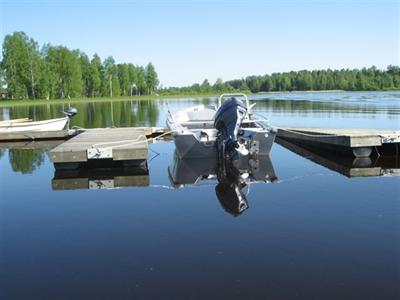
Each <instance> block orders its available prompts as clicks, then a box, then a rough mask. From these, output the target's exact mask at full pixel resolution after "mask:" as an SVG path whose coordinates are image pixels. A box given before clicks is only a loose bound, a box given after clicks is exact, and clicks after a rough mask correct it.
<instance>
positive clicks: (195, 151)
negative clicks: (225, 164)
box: [173, 130, 276, 158]
mask: <svg viewBox="0 0 400 300" xmlns="http://www.w3.org/2000/svg"><path fill="white" fill-rule="evenodd" d="M173 137H174V142H175V148H176V153H177V155H178V156H179V157H180V158H204V157H208V158H215V157H218V150H217V142H216V140H212V141H200V140H199V139H198V138H197V137H196V135H195V134H194V133H193V132H191V131H187V132H185V133H180V134H175V135H174V136H173ZM275 137H276V131H275V130H259V131H256V132H253V137H252V138H251V142H250V143H249V144H248V145H247V146H246V148H247V150H249V152H250V155H253V156H254V155H263V156H265V155H268V154H269V153H270V151H271V148H272V145H273V143H274V141H275Z"/></svg>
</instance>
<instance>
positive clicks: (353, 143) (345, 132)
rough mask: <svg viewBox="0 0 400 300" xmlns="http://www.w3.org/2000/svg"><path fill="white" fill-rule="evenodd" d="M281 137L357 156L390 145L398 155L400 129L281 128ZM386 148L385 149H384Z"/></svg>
mask: <svg viewBox="0 0 400 300" xmlns="http://www.w3.org/2000/svg"><path fill="white" fill-rule="evenodd" d="M277 136H278V137H279V138H282V139H285V140H288V141H291V142H295V143H299V144H307V145H312V146H313V147H316V148H325V149H328V150H329V151H332V152H341V153H352V154H353V155H354V156H356V157H367V156H370V155H371V153H372V150H374V149H375V150H376V151H379V150H378V149H380V148H382V147H384V146H388V147H387V148H389V147H391V148H393V150H392V152H393V151H394V152H395V153H396V155H398V145H399V143H400V131H394V130H374V129H358V128H357V129H349V128H279V129H278V134H277ZM382 150H385V149H382Z"/></svg>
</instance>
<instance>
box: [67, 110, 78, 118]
mask: <svg viewBox="0 0 400 300" xmlns="http://www.w3.org/2000/svg"><path fill="white" fill-rule="evenodd" d="M77 113H78V110H77V109H76V108H75V107H69V108H68V110H67V111H66V112H65V114H66V115H67V116H68V117H69V118H72V117H73V116H75V115H76V114H77Z"/></svg>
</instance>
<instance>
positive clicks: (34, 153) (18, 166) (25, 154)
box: [8, 149, 45, 174]
mask: <svg viewBox="0 0 400 300" xmlns="http://www.w3.org/2000/svg"><path fill="white" fill-rule="evenodd" d="M44 152H45V150H44V149H10V150H9V151H8V159H9V161H10V165H11V168H12V170H13V171H14V172H21V173H23V174H27V173H32V172H33V171H34V170H36V169H37V168H38V167H40V165H42V164H43V162H44Z"/></svg>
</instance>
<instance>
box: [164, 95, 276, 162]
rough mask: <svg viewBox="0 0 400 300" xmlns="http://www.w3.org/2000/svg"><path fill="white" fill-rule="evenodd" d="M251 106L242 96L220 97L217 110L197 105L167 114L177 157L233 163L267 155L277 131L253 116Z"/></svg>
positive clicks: (245, 97) (210, 106)
mask: <svg viewBox="0 0 400 300" xmlns="http://www.w3.org/2000/svg"><path fill="white" fill-rule="evenodd" d="M225 98H228V99H227V100H225V101H224V99H225ZM239 98H242V99H244V102H243V101H241V100H240V99H239ZM253 106H254V104H253V105H250V103H249V100H248V98H247V96H246V95H245V94H223V95H221V96H220V97H219V99H218V106H215V105H198V106H194V107H191V108H187V109H184V110H181V111H179V112H177V113H175V114H172V113H171V112H169V116H168V118H167V126H168V128H169V129H170V130H171V131H172V136H173V138H174V142H175V147H176V151H177V154H178V156H179V157H181V158H183V157H188V158H202V157H217V156H219V155H224V156H225V157H229V158H230V159H236V158H237V156H238V155H239V156H240V155H245V156H246V155H251V156H254V155H268V154H269V152H270V150H271V147H272V144H273V142H274V140H275V136H276V132H277V131H276V129H275V128H273V127H271V126H270V125H269V124H268V120H267V119H265V118H263V117H260V116H258V115H256V114H254V113H253V112H252V107H253ZM235 157H236V158H235Z"/></svg>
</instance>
